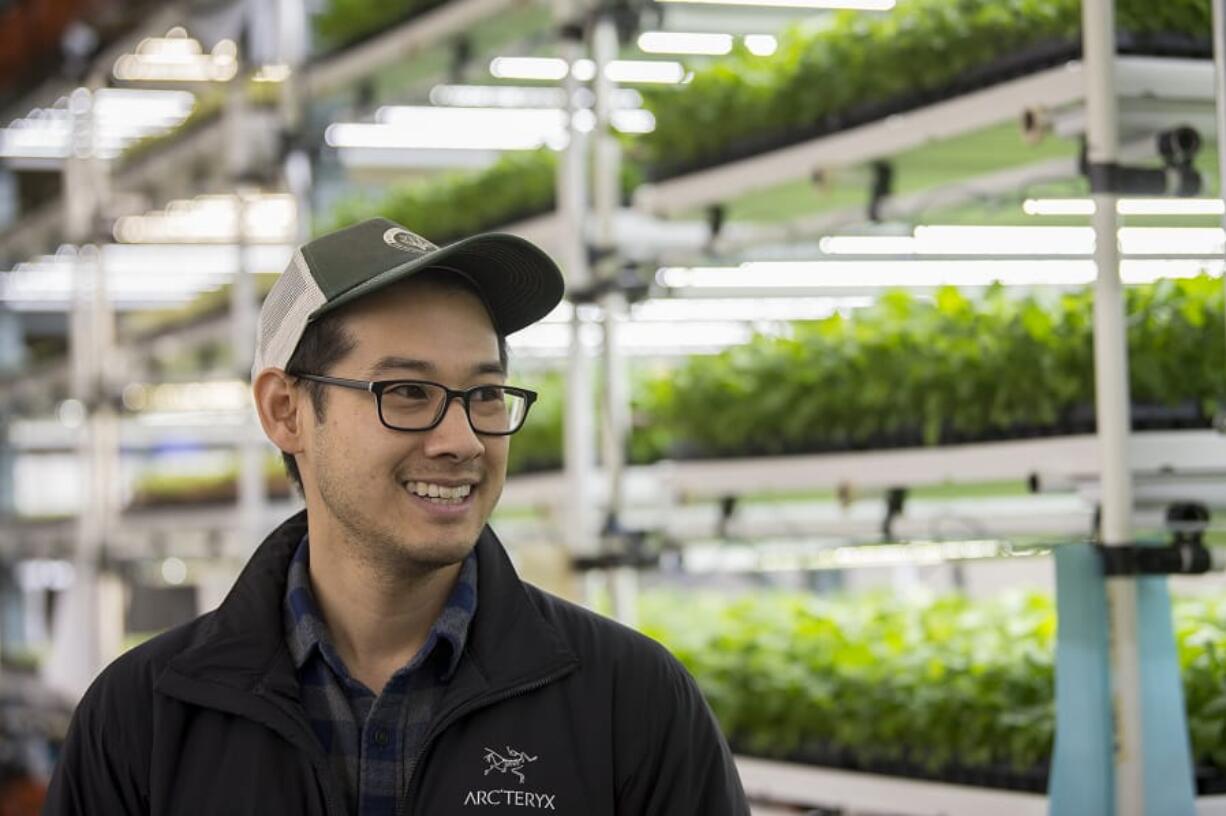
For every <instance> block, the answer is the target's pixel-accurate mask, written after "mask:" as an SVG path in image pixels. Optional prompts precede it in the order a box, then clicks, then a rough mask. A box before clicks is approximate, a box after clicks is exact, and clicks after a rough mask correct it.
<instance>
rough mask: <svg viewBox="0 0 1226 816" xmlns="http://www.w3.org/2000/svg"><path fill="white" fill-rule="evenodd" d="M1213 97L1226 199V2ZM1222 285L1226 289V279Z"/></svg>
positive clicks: (1217, 12) (1217, 11)
mask: <svg viewBox="0 0 1226 816" xmlns="http://www.w3.org/2000/svg"><path fill="white" fill-rule="evenodd" d="M1213 96H1214V122H1215V123H1216V125H1217V128H1216V129H1217V169H1218V189H1217V194H1218V198H1221V199H1226V0H1213ZM1222 226H1223V227H1226V213H1223V214H1222ZM1222 285H1223V287H1226V278H1223V280H1222ZM1223 339H1226V337H1224V338H1223Z"/></svg>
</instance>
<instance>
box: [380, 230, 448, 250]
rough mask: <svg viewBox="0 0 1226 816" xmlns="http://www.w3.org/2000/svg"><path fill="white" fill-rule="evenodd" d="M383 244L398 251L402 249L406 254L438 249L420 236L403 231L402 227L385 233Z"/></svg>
mask: <svg viewBox="0 0 1226 816" xmlns="http://www.w3.org/2000/svg"><path fill="white" fill-rule="evenodd" d="M383 243H385V244H387V245H388V246H390V247H394V248H396V249H402V250H404V251H405V252H433V251H434V250H436V249H438V247H436V246H435V245H434V244H432V243H430V242H429V241H427V240H426V239H425V238H422V237H421V236H420V235H414V234H413V233H411V232H409V231H408V230H407V229H401V228H400V227H392V228H391V229H389V230H388V231H387V232H385V233H383Z"/></svg>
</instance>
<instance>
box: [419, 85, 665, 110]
mask: <svg viewBox="0 0 1226 816" xmlns="http://www.w3.org/2000/svg"><path fill="white" fill-rule="evenodd" d="M430 104H431V105H437V106H439V107H450V108H559V109H560V108H565V107H566V91H565V89H563V88H558V87H553V88H544V87H526V86H517V85H435V86H434V87H433V88H431V89H430ZM594 104H596V97H595V95H594V94H593V93H592V90H591V88H580V89H578V90H577V91H576V92H575V98H574V100H573V105H574V107H577V108H590V107H592V106H593V105H594ZM613 107H614V109H617V110H631V109H634V108H641V107H643V94H641V93H640V92H638V91H636V90H634V89H633V88H618V89H617V92H616V93H615V94H614V96H613Z"/></svg>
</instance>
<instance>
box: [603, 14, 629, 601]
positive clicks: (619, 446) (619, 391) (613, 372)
mask: <svg viewBox="0 0 1226 816" xmlns="http://www.w3.org/2000/svg"><path fill="white" fill-rule="evenodd" d="M617 39H618V37H617V25H616V23H615V22H614V20H613V17H612V16H610V15H608V14H602V15H601V16H600V17H599V18H598V19H597V20H596V24H595V26H594V30H593V32H592V58H593V60H594V62H595V63H596V79H595V85H596V167H595V178H594V180H593V184H592V186H593V190H594V194H595V195H594V200H593V205H594V207H593V208H594V211H595V224H594V227H595V236H594V239H595V245H596V248H597V251H598V252H599V253H601V260H600V262H599V263H600V264H601V268H599V269H598V272H597V276H598V277H599V278H603V279H606V280H607V279H608V278H610V277H613V276H616V275H617V273H618V266H617V260H618V259H617V256H616V247H617V237H616V234H615V219H616V216H617V210H618V207H619V206H620V204H621V146H620V145H619V144H618V141H617V137H616V136H614V135H613V125H612V118H613V107H614V98H615V95H616V93H617V86H616V84H615V83H614V82H613V81H612V80H611V79H609V77H608V74H607V72H606V68H607V66H608V65H609V63H610V62H612V61H613V60H614V59H616V58H617V53H618V42H617ZM600 304H601V306H602V307H603V309H604V353H603V360H604V370H603V374H604V388H603V389H602V392H603V397H604V399H603V403H602V407H603V408H604V410H603V412H602V415H603V418H604V423H603V426H602V430H603V433H602V434H601V441H602V445H601V452H602V454H603V461H604V467H605V474H606V477H607V480H608V486H609V489H608V496H607V498H608V502H607V505H606V508H607V510H606V519H607V520H608V522H609V524H610V527H611V529H610V530H609V532H610V533H612V534H613V535H617V533H618V531H619V528H620V527H621V526H622V522H621V514H622V505H623V503H624V496H623V490H624V482H625V471H626V442H627V438H628V435H629V429H630V396H629V393H630V389H629V385H628V380H629V373H628V371H627V369H626V358H625V355H623V354H622V353H621V349H620V341H619V339H618V335H619V330H620V326H621V324H622V322H623V321H624V320H625V315H626V311H627V305H626V298H625V295H624V294H622V292H621V291H619V290H618V289H617V288H616V286H613V287H610V290H609V291H608V292H607V293H606V294H605V295H604V296H602V297H601V299H600ZM637 578H638V576H637V573H635V572H634V571H633V570H632V569H628V568H619V569H615V570H613V572H612V573H611V574H610V582H611V583H610V590H611V592H612V595H613V614H614V615H615V616H616V617H617V619H618V620H620V621H622V622H623V623H626V624H627V625H633V622H634V609H635V596H636V595H637Z"/></svg>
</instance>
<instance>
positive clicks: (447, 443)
mask: <svg viewBox="0 0 1226 816" xmlns="http://www.w3.org/2000/svg"><path fill="white" fill-rule="evenodd" d="M484 452H485V445H484V443H482V441H481V437H479V436H478V435H477V433H476V431H474V430H473V428H472V424H471V423H470V422H469V421H468V413H467V412H466V411H465V408H464V400H463V399H462V398H461V397H458V396H452V397H450V398H449V399H448V400H447V405H446V407H445V408H444V409H443V418H442V419H441V420H440V421H439V423H438V425H436V426H435V427H433V428H431V429H430V430H429V431H428V432H427V439H426V453H427V454H428V455H430V456H451V457H454V458H455V459H458V460H460V461H467V460H469V459H474V458H476V457H478V456H480V455H481V454H482V453H484Z"/></svg>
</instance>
